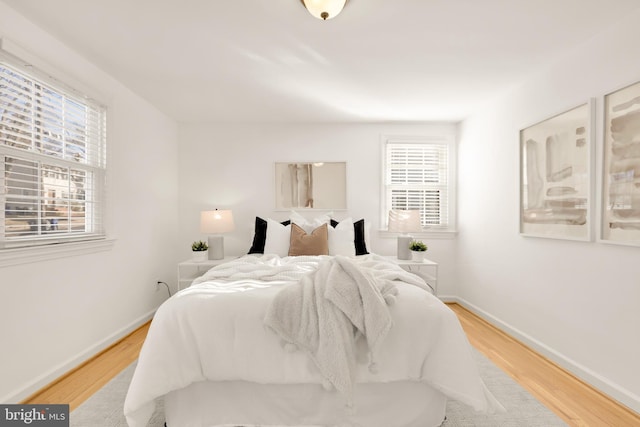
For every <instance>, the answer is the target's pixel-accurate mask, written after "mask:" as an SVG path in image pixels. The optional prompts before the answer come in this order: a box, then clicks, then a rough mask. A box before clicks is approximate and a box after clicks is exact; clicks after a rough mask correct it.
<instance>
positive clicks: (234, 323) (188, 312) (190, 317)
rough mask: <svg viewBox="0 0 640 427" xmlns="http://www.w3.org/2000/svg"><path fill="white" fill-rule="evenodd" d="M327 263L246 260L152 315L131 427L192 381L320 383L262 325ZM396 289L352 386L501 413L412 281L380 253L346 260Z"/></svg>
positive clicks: (437, 309) (460, 344) (216, 272)
mask: <svg viewBox="0 0 640 427" xmlns="http://www.w3.org/2000/svg"><path fill="white" fill-rule="evenodd" d="M329 259H330V257H326V256H320V257H284V258H280V257H277V256H273V255H263V256H244V257H241V258H239V259H237V260H234V261H232V262H229V263H225V264H223V265H221V266H218V267H215V268H213V269H211V270H209V271H208V272H207V273H205V275H204V276H202V277H201V278H199V279H197V280H196V281H194V283H193V285H192V286H191V287H189V288H187V289H185V290H183V291H181V292H179V293H177V294H176V295H174V296H173V297H172V298H170V299H169V300H167V301H166V302H165V303H164V304H163V305H162V306H161V307H160V308H159V309H158V311H157V313H156V315H155V317H154V319H153V322H152V324H151V327H150V329H149V333H148V336H147V339H146V341H145V343H144V345H143V348H142V350H141V352H140V357H139V360H138V365H137V368H136V371H135V373H134V376H133V379H132V382H131V385H130V387H129V391H128V394H127V397H126V401H125V406H124V412H125V415H126V418H127V422H128V423H129V426H130V427H142V426H146V424H147V421H148V419H149V417H150V416H151V414H152V412H153V409H154V402H153V401H154V399H155V398H157V397H159V396H163V395H165V394H167V393H169V392H171V391H173V390H178V389H181V388H184V387H186V386H189V385H191V384H193V383H195V382H198V381H205V380H208V381H249V382H254V383H259V384H322V383H323V380H324V378H323V377H322V375H321V373H320V371H319V370H318V369H317V368H316V366H315V365H314V364H313V363H312V361H311V360H310V359H309V357H307V355H306V354H305V353H304V352H301V351H296V352H291V351H288V350H287V349H285V347H284V346H283V345H282V343H281V340H280V338H279V337H278V336H277V335H276V333H275V332H273V331H272V330H270V329H269V328H266V327H265V326H264V323H263V320H264V317H265V314H266V313H267V310H268V308H269V307H270V304H271V302H272V300H273V298H274V297H275V295H276V294H277V293H278V292H279V291H280V290H281V289H282V288H283V286H286V285H291V284H292V283H295V282H296V281H299V280H300V279H301V278H302V277H303V276H305V275H307V274H312V273H313V272H315V271H316V269H317V268H318V265H319V263H321V262H322V261H328V260H329ZM353 259H354V260H355V263H356V264H358V265H359V266H361V267H362V268H364V269H365V270H366V271H369V272H375V275H376V277H378V278H381V279H383V280H393V279H401V280H402V282H401V281H396V282H395V283H396V286H397V291H398V293H397V295H396V298H395V303H394V304H393V305H391V306H390V307H389V312H390V314H391V319H392V321H393V326H392V327H391V329H390V330H389V331H388V333H387V335H386V337H385V339H384V342H383V343H382V345H381V346H379V348H378V349H377V353H376V364H377V370H375V373H374V372H371V370H369V369H368V365H367V363H363V364H358V365H357V366H356V367H355V372H354V381H355V382H356V383H387V382H394V381H407V380H408V381H423V382H426V383H427V384H429V385H430V386H431V387H433V388H435V389H436V390H439V391H441V392H442V393H444V394H445V395H447V396H448V397H450V398H452V399H456V400H459V401H461V402H463V403H466V404H468V405H470V406H471V407H473V408H475V409H476V410H479V411H484V412H493V411H496V410H502V407H501V405H500V403H499V402H497V400H495V398H494V397H493V396H492V395H491V393H490V392H489V391H488V390H487V389H486V387H485V385H484V383H483V382H482V380H481V378H480V376H479V374H478V371H477V368H476V366H475V364H474V362H473V359H472V357H471V348H470V345H469V343H468V341H467V339H466V336H465V335H464V332H463V330H462V328H461V326H460V324H459V322H458V319H457V317H456V316H455V314H454V313H453V312H452V311H451V310H450V309H449V308H448V307H446V305H444V304H443V303H442V302H441V301H440V300H438V299H437V298H436V297H434V296H433V295H431V294H430V292H429V291H428V289H429V288H428V287H427V286H426V285H425V284H424V282H422V280H421V279H419V278H417V276H415V275H413V274H410V273H407V272H405V271H404V270H402V269H400V267H398V266H397V265H395V264H393V263H391V262H389V261H387V260H385V259H384V258H382V257H379V256H377V255H366V256H359V257H355V258H353Z"/></svg>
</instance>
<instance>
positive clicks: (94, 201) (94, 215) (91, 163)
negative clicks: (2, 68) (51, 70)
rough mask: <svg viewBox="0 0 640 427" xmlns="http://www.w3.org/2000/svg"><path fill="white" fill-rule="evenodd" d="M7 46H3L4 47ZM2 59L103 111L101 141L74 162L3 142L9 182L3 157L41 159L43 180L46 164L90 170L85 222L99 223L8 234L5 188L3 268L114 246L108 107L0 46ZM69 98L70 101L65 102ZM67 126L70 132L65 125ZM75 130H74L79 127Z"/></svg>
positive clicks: (0, 150)
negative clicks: (110, 215)
mask: <svg viewBox="0 0 640 427" xmlns="http://www.w3.org/2000/svg"><path fill="white" fill-rule="evenodd" d="M2 47H4V45H3V46H2ZM0 59H2V62H3V63H5V64H6V67H7V68H8V69H9V70H11V71H12V72H16V73H19V74H20V75H21V76H24V77H26V78H27V79H29V80H30V81H33V82H36V84H37V85H38V86H42V87H44V88H46V89H47V90H53V91H55V93H57V94H58V95H60V96H62V97H63V98H62V99H64V100H65V101H64V102H73V103H78V102H80V103H81V104H82V105H83V106H87V105H88V106H87V107H86V108H90V109H97V110H98V116H97V118H98V122H97V125H95V126H97V127H95V129H97V135H98V140H97V142H94V140H92V139H89V140H87V142H86V144H87V145H84V146H83V150H85V152H86V153H87V154H86V155H87V157H86V160H85V161H82V162H75V161H73V160H71V159H70V158H69V157H68V156H65V157H60V156H56V155H47V154H46V153H41V152H38V151H36V150H33V149H22V148H16V147H12V146H9V145H5V144H2V145H1V146H0V156H2V157H3V160H2V162H1V163H0V169H1V171H0V172H2V176H0V181H1V182H2V183H3V185H5V174H4V166H5V163H4V161H5V160H4V159H5V158H7V157H14V158H17V159H21V161H27V162H34V163H37V164H38V169H37V177H38V178H37V179H39V180H41V179H42V178H43V176H44V175H43V170H44V169H41V168H42V167H43V166H42V165H45V168H50V167H54V168H57V167H60V168H62V169H64V168H66V169H67V171H69V172H73V171H82V172H83V173H86V174H87V175H86V176H87V178H86V180H88V181H90V186H89V187H87V188H86V189H85V190H84V191H86V192H87V193H92V197H91V198H90V199H88V200H87V199H84V198H83V199H82V203H83V205H84V206H85V209H87V206H90V208H89V211H87V210H85V211H84V212H85V217H84V218H85V219H84V221H85V223H87V222H88V223H90V224H92V227H93V225H94V224H96V222H97V223H98V226H97V228H95V229H94V228H92V229H90V230H87V231H73V230H72V229H71V228H70V229H69V231H68V232H62V233H58V234H51V235H50V236H43V234H42V233H41V232H40V231H39V232H38V233H37V234H36V235H33V236H24V237H18V238H7V237H6V235H5V229H4V225H5V223H4V221H5V209H6V203H7V198H10V195H9V193H5V192H4V191H3V192H2V194H0V203H1V204H2V207H3V209H2V212H0V219H1V220H2V222H3V224H2V229H1V230H0V231H1V232H2V236H1V237H0V266H4V265H13V264H20V263H24V262H31V261H38V260H44V259H52V258H59V257H61V256H72V255H79V254H83V253H90V252H95V251H102V250H108V249H109V248H110V247H111V246H112V243H113V239H109V238H107V232H106V226H107V224H106V222H107V221H106V213H107V206H106V202H107V197H106V180H107V163H106V162H107V159H106V157H107V153H106V150H107V148H106V147H107V136H106V133H107V123H108V110H107V108H106V106H105V104H103V103H101V102H99V101H96V100H95V99H94V98H92V97H91V96H90V95H88V94H86V93H83V92H81V91H79V90H77V89H75V88H73V87H71V86H69V85H67V84H65V83H63V82H62V81H60V80H58V79H57V78H54V77H51V76H50V75H49V74H48V73H47V72H45V71H43V70H41V69H39V68H37V67H35V66H34V65H32V64H29V63H28V62H27V61H24V60H22V59H20V58H18V57H17V56H16V55H14V54H13V53H12V52H10V51H7V50H5V49H0ZM32 62H33V61H32ZM67 99H68V100H69V101H66V100H67ZM64 105H66V104H60V106H59V107H58V106H56V109H55V110H54V111H56V112H58V114H60V113H59V111H61V110H64V108H65V107H64ZM31 109H35V107H31ZM90 120H93V119H90ZM72 126H73V125H72ZM62 129H64V132H66V129H67V128H66V125H65V127H64V128H62ZM72 129H73V130H75V129H74V128H72ZM85 135H88V134H85ZM61 144H63V146H64V147H66V144H73V141H71V142H67V140H66V139H65V140H64V141H62V142H61ZM63 149H66V148H63ZM34 176H35V175H34ZM14 179H15V178H14ZM66 180H67V181H69V183H70V185H71V183H72V182H73V180H74V179H73V176H72V175H68V176H67V177H66ZM38 188H40V187H38ZM46 198H47V196H45V195H44V194H38V195H37V196H35V199H34V202H36V203H41V202H42V201H43V200H44V199H46ZM67 198H68V199H69V200H68V203H69V205H68V206H69V207H70V206H72V205H73V204H74V203H75V202H74V200H73V199H72V198H69V196H67ZM63 199H64V197H63ZM87 203H88V205H87ZM43 209H44V208H43V207H42V205H39V208H38V210H37V211H36V212H37V215H38V218H40V217H41V216H42V215H43V214H46V212H45V211H43ZM87 212H89V213H87ZM38 227H39V226H38Z"/></svg>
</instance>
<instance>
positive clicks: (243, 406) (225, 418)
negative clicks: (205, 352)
mask: <svg viewBox="0 0 640 427" xmlns="http://www.w3.org/2000/svg"><path fill="white" fill-rule="evenodd" d="M446 401H447V399H446V397H445V396H444V395H443V394H442V393H440V392H439V391H437V390H435V389H433V388H431V387H429V386H428V385H427V384H424V383H420V382H409V381H399V382H392V383H366V384H356V386H355V393H354V406H353V408H348V407H346V406H345V400H344V398H343V397H342V396H341V395H339V394H338V393H336V392H335V391H329V392H328V391H326V390H324V389H323V387H322V386H321V385H319V384H255V383H250V382H244V381H224V382H198V383H195V384H192V385H190V386H189V387H186V388H184V389H181V390H177V391H173V392H171V393H169V394H167V395H166V396H165V403H164V406H165V417H166V424H167V427H221V426H225V427H231V426H233V427H240V426H242V427H258V426H259V427H272V426H278V427H284V426H287V427H289V426H290V427H294V426H295V427H311V426H313V427H317V426H323V427H390V426H394V427H437V426H440V425H441V424H442V422H443V420H444V416H445V407H446Z"/></svg>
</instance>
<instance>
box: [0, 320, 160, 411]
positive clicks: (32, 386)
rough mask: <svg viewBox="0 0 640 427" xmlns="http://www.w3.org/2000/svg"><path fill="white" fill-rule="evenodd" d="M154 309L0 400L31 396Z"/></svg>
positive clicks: (14, 400)
mask: <svg viewBox="0 0 640 427" xmlns="http://www.w3.org/2000/svg"><path fill="white" fill-rule="evenodd" d="M155 311H156V310H155V309H154V310H151V311H150V312H148V313H146V314H144V315H142V316H140V317H138V318H137V319H136V320H134V321H133V322H131V323H130V324H129V325H127V326H125V327H124V328H122V329H120V330H118V331H116V332H114V333H113V334H111V335H109V336H108V337H107V338H105V339H103V340H101V341H99V342H98V343H96V344H94V345H92V346H91V347H89V348H87V349H86V350H85V351H83V352H82V353H80V354H78V355H76V356H75V357H72V358H71V359H69V360H67V361H66V362H64V363H61V364H60V365H58V366H56V367H55V368H53V369H52V370H50V371H49V372H47V373H45V374H43V375H41V376H39V377H38V378H36V379H34V380H32V381H31V382H30V383H28V384H27V385H25V386H24V387H22V388H20V389H19V390H16V391H15V392H13V393H10V394H9V395H7V396H4V397H2V398H0V402H2V403H19V402H21V401H23V400H25V399H26V398H28V397H29V396H32V395H33V394H34V393H36V392H37V391H39V390H42V389H43V388H44V387H46V386H47V385H49V384H51V383H52V382H53V381H55V380H57V379H58V378H60V377H62V376H63V375H65V374H66V373H68V372H70V371H71V370H73V369H75V368H77V367H78V366H80V365H81V364H82V363H84V362H86V361H87V360H89V359H91V358H92V357H93V356H95V355H96V354H98V353H100V352H101V351H103V350H105V349H107V348H108V347H109V346H111V345H113V344H114V343H116V342H118V341H120V340H121V339H122V338H124V337H126V336H127V335H129V334H130V333H131V332H133V331H135V330H136V329H138V328H139V327H140V326H142V325H143V324H145V323H146V322H148V321H149V320H150V319H151V318H152V317H153V315H154V313H155Z"/></svg>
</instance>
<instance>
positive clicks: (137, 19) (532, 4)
mask: <svg viewBox="0 0 640 427" xmlns="http://www.w3.org/2000/svg"><path fill="white" fill-rule="evenodd" d="M2 1H4V2H5V3H7V4H8V5H9V6H11V7H12V8H14V9H15V10H17V11H18V12H20V13H22V14H24V15H25V16H26V17H27V18H29V19H30V20H31V21H33V22H34V23H36V24H37V25H39V26H40V27H42V28H44V29H45V30H47V31H49V32H50V33H51V34H53V35H54V36H55V37H57V38H59V39H60V40H62V41H63V42H64V43H66V44H67V45H69V46H70V47H72V48H73V49H75V50H76V51H78V52H80V53H81V54H82V55H84V56H85V57H87V58H89V59H90V60H91V61H93V62H94V63H95V64H97V65H98V66H100V67H101V68H102V69H104V70H105V71H107V72H108V73H110V74H111V75H113V76H114V77H116V78H117V79H119V80H120V81H121V82H123V83H124V84H125V85H127V86H128V87H129V88H131V89H132V90H133V91H135V92H137V93H138V94H140V95H141V96H142V97H144V98H146V99H147V100H149V101H150V102H151V103H153V104H155V105H156V106H157V107H158V108H159V109H160V110H162V111H164V112H165V113H166V114H168V115H169V116H171V117H174V118H175V119H176V120H179V121H183V122H211V121H229V122H346V121H349V122H353V121H431V120H436V121H440V120H446V121H449V120H451V121H458V120H461V119H463V118H465V117H466V116H467V115H468V114H469V113H471V112H472V111H473V110H474V109H475V108H478V106H479V105H481V104H482V103H483V102H484V101H485V100H486V99H487V98H490V97H493V96H496V95H497V94H499V93H500V92H502V91H504V90H507V89H508V88H509V87H510V86H512V85H514V84H517V83H519V82H521V81H522V80H523V79H524V78H525V77H526V76H527V75H530V74H531V73H533V72H535V70H536V69H539V68H540V67H542V66H544V64H547V63H549V62H550V61H553V60H555V59H557V58H558V57H559V55H560V53H561V52H563V51H566V50H568V49H571V48H573V47H574V46H577V45H579V44H580V43H582V42H583V41H584V40H586V39H588V38H590V37H592V36H594V35H595V34H596V33H598V32H599V31H603V30H605V29H606V25H612V24H613V23H615V22H616V20H618V19H620V18H621V17H623V16H624V15H625V14H626V13H627V12H629V11H631V10H633V9H635V8H638V7H640V3H639V2H638V0H350V1H349V2H348V3H347V6H346V7H345V9H344V11H343V12H342V14H340V15H339V16H337V17H336V18H334V19H332V20H329V21H326V22H323V21H320V20H318V19H316V18H313V17H312V16H311V15H309V14H308V12H307V11H306V10H305V9H304V7H303V6H302V4H301V2H300V0H226V1H223V0H46V1H45V0H2ZM608 23H609V24H608Z"/></svg>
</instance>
